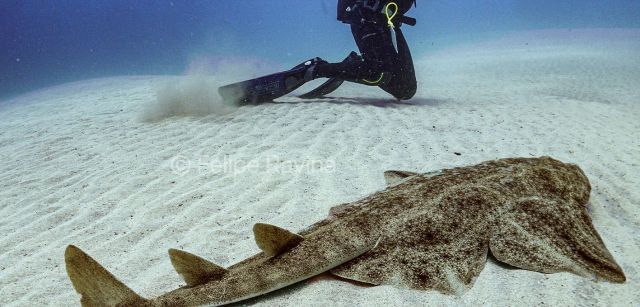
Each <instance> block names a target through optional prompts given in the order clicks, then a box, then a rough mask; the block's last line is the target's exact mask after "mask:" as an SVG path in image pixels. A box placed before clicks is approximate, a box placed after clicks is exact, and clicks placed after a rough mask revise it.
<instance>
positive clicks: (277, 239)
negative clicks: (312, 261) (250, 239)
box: [253, 223, 304, 256]
mask: <svg viewBox="0 0 640 307" xmlns="http://www.w3.org/2000/svg"><path fill="white" fill-rule="evenodd" d="M253 234H254V235H255V238H256V244H258V247H260V249H261V250H262V251H263V252H264V253H265V254H267V255H268V256H275V255H278V254H281V253H283V252H286V251H287V250H290V249H291V248H293V247H295V246H296V245H298V244H300V242H302V240H304V238H303V237H302V236H300V235H297V234H295V233H292V232H290V231H288V230H286V229H282V228H280V227H277V226H273V225H269V224H261V223H257V224H255V225H254V226H253Z"/></svg>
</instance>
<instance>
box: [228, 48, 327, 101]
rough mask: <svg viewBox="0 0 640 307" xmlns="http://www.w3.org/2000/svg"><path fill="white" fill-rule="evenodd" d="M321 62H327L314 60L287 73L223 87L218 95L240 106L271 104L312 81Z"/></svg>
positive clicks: (305, 62) (301, 64) (318, 59)
mask: <svg viewBox="0 0 640 307" xmlns="http://www.w3.org/2000/svg"><path fill="white" fill-rule="evenodd" d="M320 62H325V61H324V60H323V59H321V58H313V59H310V60H308V61H304V62H302V63H300V64H299V65H296V66H295V67H293V68H291V69H289V70H287V71H283V72H279V73H275V74H271V75H267V76H264V77H260V78H255V79H251V80H246V81H241V82H237V83H233V84H229V85H225V86H222V87H220V88H218V93H219V94H220V96H222V99H223V100H224V101H225V102H228V103H235V104H239V105H243V104H251V103H253V104H256V103H262V102H269V101H272V100H274V99H276V98H279V97H282V96H284V95H286V94H289V93H291V92H293V91H294V90H295V89H297V88H298V87H300V86H301V85H303V84H304V83H305V82H307V81H310V80H312V79H313V75H314V70H315V65H316V64H318V63H320ZM325 63H326V62H325Z"/></svg>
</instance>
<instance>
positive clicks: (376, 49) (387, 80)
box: [314, 24, 416, 99]
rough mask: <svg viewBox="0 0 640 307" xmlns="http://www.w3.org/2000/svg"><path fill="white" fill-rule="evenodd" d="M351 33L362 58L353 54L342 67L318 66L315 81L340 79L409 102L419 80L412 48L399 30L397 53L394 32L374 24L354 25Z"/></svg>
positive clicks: (328, 64) (332, 64)
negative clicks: (376, 89)
mask: <svg viewBox="0 0 640 307" xmlns="http://www.w3.org/2000/svg"><path fill="white" fill-rule="evenodd" d="M351 31H352V33H353V37H354V39H355V41H356V45H357V46H358V49H360V52H361V53H362V56H358V55H357V54H355V53H353V52H352V54H350V55H349V57H347V59H345V60H344V61H343V62H341V63H323V64H320V65H318V66H317V74H316V75H315V76H314V77H316V78H321V77H324V78H341V79H343V80H347V81H350V82H357V83H360V84H364V85H370V86H379V87H380V88H382V89H383V90H385V91H386V92H388V93H390V94H391V95H393V96H394V97H396V98H397V99H410V98H411V97H413V95H414V94H415V92H416V77H415V71H414V68H413V60H412V58H411V52H410V51H409V46H408V44H407V42H406V40H405V38H404V36H403V34H402V31H400V29H397V30H396V35H397V37H396V39H397V46H398V51H397V52H396V50H395V48H394V45H393V42H392V41H391V34H390V32H389V31H391V30H390V29H389V28H387V27H386V26H381V25H375V24H358V25H352V26H351Z"/></svg>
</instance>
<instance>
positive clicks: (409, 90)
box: [380, 28, 417, 100]
mask: <svg viewBox="0 0 640 307" xmlns="http://www.w3.org/2000/svg"><path fill="white" fill-rule="evenodd" d="M396 41H397V46H398V53H397V55H396V56H395V57H393V67H391V72H392V78H391V79H390V80H389V81H388V82H386V83H384V84H380V88H382V89H383V90H385V91H386V92H388V93H390V94H391V95H393V96H394V97H396V98H397V99H400V100H406V99H411V98H412V97H413V96H414V95H415V94H416V90H417V81H416V72H415V68H414V66H413V58H412V57H411V51H410V50H409V45H408V44H407V41H406V40H405V38H404V35H403V34H402V30H401V29H400V28H397V29H396Z"/></svg>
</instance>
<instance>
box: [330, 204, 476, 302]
mask: <svg viewBox="0 0 640 307" xmlns="http://www.w3.org/2000/svg"><path fill="white" fill-rule="evenodd" d="M434 224H435V223H433V222H432V221H431V218H430V217H426V216H417V217H415V218H410V219H408V220H405V221H403V225H401V226H399V227H398V229H397V232H396V231H394V232H393V233H389V234H388V235H387V236H386V237H385V238H383V240H382V241H380V242H379V243H378V244H377V245H376V247H375V248H373V249H372V250H370V251H368V252H367V253H365V254H363V255H362V256H360V257H358V258H355V259H353V260H351V261H349V262H346V263H344V264H342V265H340V266H338V267H336V268H334V269H333V270H331V273H332V274H334V275H336V276H339V277H342V278H346V279H351V280H355V281H359V282H364V283H369V284H373V285H381V284H391V285H396V286H400V287H405V288H410V289H418V290H428V289H435V290H438V291H440V292H443V293H449V294H458V295H461V294H463V293H464V291H465V290H466V289H467V288H468V287H470V285H471V284H472V283H473V281H474V280H475V278H476V277H477V276H478V275H479V274H480V271H482V269H483V268H484V265H485V263H486V259H487V252H488V242H487V241H488V240H487V239H486V238H487V236H488V234H484V233H483V230H482V229H466V230H460V229H456V228H455V227H454V226H451V229H445V230H442V229H437V228H434V227H430V225H434ZM443 233H450V235H443Z"/></svg>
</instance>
